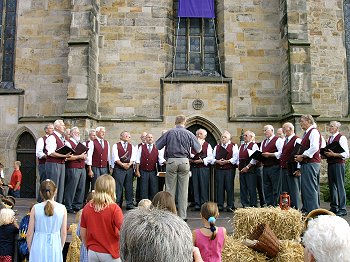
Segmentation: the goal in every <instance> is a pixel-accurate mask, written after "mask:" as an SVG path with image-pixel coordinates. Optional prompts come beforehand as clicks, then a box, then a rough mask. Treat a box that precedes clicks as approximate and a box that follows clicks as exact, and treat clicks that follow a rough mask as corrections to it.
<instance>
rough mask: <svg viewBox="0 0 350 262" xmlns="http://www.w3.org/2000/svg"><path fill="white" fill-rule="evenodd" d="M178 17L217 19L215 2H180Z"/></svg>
mask: <svg viewBox="0 0 350 262" xmlns="http://www.w3.org/2000/svg"><path fill="white" fill-rule="evenodd" d="M178 17H197V18H215V12H214V0H179V14H178Z"/></svg>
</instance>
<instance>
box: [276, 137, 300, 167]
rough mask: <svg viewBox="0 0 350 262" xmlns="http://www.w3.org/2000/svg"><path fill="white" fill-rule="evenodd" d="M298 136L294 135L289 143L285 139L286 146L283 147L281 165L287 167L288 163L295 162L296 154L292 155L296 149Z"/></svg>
mask: <svg viewBox="0 0 350 262" xmlns="http://www.w3.org/2000/svg"><path fill="white" fill-rule="evenodd" d="M297 138H298V137H297V136H293V137H292V138H291V139H290V140H289V141H288V143H287V144H286V141H284V146H283V148H282V154H281V158H280V167H281V168H287V163H291V162H294V156H292V155H291V154H292V152H293V149H294V144H295V140H297Z"/></svg>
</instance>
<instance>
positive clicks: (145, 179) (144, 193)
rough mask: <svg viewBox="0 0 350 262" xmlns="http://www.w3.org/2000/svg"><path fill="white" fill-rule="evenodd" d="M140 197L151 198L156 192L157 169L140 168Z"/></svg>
mask: <svg viewBox="0 0 350 262" xmlns="http://www.w3.org/2000/svg"><path fill="white" fill-rule="evenodd" d="M140 173H141V177H140V197H141V199H144V198H147V199H150V200H152V199H153V197H154V195H155V194H157V193H158V177H157V171H146V170H140Z"/></svg>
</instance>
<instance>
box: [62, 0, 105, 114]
mask: <svg viewBox="0 0 350 262" xmlns="http://www.w3.org/2000/svg"><path fill="white" fill-rule="evenodd" d="M99 19H100V1H99V0H72V15H71V25H70V39H69V42H68V47H69V54H68V79H69V80H68V93H67V103H66V105H65V110H64V116H65V117H72V118H79V117H83V118H86V117H92V118H97V117H99V113H98V106H97V105H98V100H99V95H98V94H99V88H98V73H99V64H98V56H99V40H100V38H99V27H100V23H99Z"/></svg>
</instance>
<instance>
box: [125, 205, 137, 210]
mask: <svg viewBox="0 0 350 262" xmlns="http://www.w3.org/2000/svg"><path fill="white" fill-rule="evenodd" d="M134 208H135V207H134V206H128V207H126V210H132V209H134Z"/></svg>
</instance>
